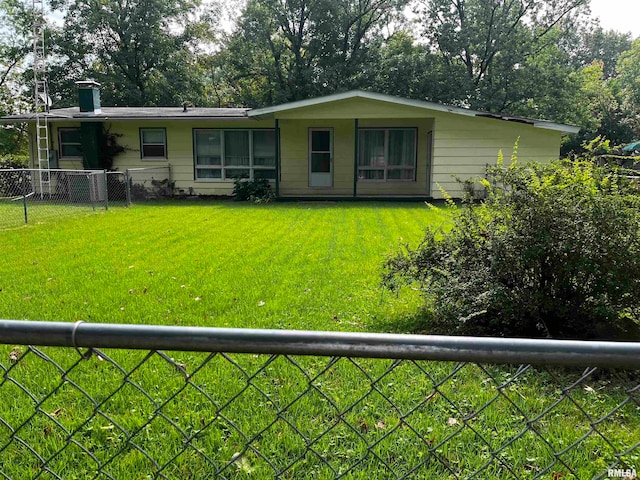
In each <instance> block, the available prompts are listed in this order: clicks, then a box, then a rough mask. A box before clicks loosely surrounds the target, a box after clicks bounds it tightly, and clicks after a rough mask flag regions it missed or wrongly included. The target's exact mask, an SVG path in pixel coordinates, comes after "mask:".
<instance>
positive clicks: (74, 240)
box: [0, 202, 640, 479]
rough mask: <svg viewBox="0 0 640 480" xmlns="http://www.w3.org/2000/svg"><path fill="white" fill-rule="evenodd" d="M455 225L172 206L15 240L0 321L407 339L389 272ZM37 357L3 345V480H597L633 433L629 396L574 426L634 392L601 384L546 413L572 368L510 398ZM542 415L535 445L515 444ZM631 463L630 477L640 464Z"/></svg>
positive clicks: (390, 216)
mask: <svg viewBox="0 0 640 480" xmlns="http://www.w3.org/2000/svg"><path fill="white" fill-rule="evenodd" d="M450 213H451V212H450V211H446V210H445V211H442V212H440V213H439V212H437V211H434V210H431V209H429V208H427V207H426V206H425V205H424V204H420V203H411V204H403V203H389V204H387V203H344V204H342V203H340V204H331V203H308V204H304V203H302V204H294V203H291V204H271V205H266V206H253V205H248V204H238V203H231V202H221V203H197V204H191V203H186V202H182V203H176V204H162V205H137V206H135V207H134V208H130V209H122V208H121V209H113V210H110V211H108V212H97V213H95V214H91V215H87V216H84V215H82V216H80V217H75V218H71V219H63V220H60V221H57V222H47V223H43V224H37V225H30V226H26V227H23V228H17V229H13V230H8V231H4V232H0V244H1V246H2V253H3V256H2V259H3V261H2V262H0V289H1V291H0V317H3V318H11V319H28V320H58V321H77V320H84V321H87V322H117V323H145V324H163V325H201V326H221V327H222V326H223V327H247V328H293V329H312V330H348V331H380V330H389V329H393V328H403V327H402V325H406V324H407V321H408V320H409V319H412V318H414V317H415V316H416V315H417V314H418V313H419V308H420V304H421V302H420V298H419V296H418V295H417V293H416V292H414V291H411V290H406V291H403V292H402V293H401V294H400V295H398V296H396V295H391V294H389V293H388V292H384V291H383V290H381V288H380V271H381V265H382V263H383V261H384V258H385V256H386V255H387V254H389V253H392V252H395V251H396V250H397V249H398V248H399V246H400V244H403V243H409V244H412V245H415V244H416V243H417V242H418V241H419V240H420V238H421V236H422V232H423V231H424V228H425V227H426V226H427V225H446V223H447V222H448V218H449V217H448V215H449V214H450ZM394 326H396V327H394ZM398 326H399V327H398ZM12 351H13V357H18V358H19V360H18V361H17V362H15V361H13V360H11V358H10V357H11V352H12ZM40 351H41V352H42V353H43V355H46V356H47V357H43V356H40V355H39V354H37V352H34V351H32V350H28V349H26V348H25V347H23V346H12V345H9V346H6V347H4V348H2V349H0V364H1V365H2V366H3V368H4V369H5V372H6V373H5V378H4V380H3V381H1V383H0V398H2V401H1V402H0V418H1V419H3V422H2V421H0V473H1V474H4V475H6V476H8V477H10V478H31V477H32V476H34V475H35V474H36V473H37V472H38V471H39V468H40V467H41V464H42V462H43V460H44V461H45V462H46V464H47V466H48V468H49V469H50V470H51V471H52V472H55V473H56V474H57V475H58V476H60V477H61V478H86V477H89V478H92V477H93V474H92V472H94V471H95V470H96V469H100V470H101V471H102V472H104V473H107V474H109V475H111V476H112V477H113V478H122V479H129V478H147V476H151V477H153V476H154V475H158V474H160V473H161V474H163V475H166V476H167V477H168V478H176V479H177V478H212V477H213V476H214V474H215V473H216V471H217V470H218V469H223V470H222V471H221V472H220V475H221V478H273V477H274V471H277V472H281V475H280V476H279V478H290V479H298V478H309V479H311V478H335V477H336V476H340V475H343V474H344V477H342V478H353V479H386V478H395V477H400V476H402V475H405V474H406V475H408V476H409V477H410V478H438V479H440V478H464V477H466V476H468V475H470V474H471V473H473V472H474V471H476V470H478V469H481V468H484V469H483V470H482V471H481V473H480V474H479V476H478V477H477V478H513V477H514V476H517V478H534V477H536V476H537V475H540V477H539V478H560V476H559V475H564V476H563V477H562V478H591V477H593V476H595V475H600V474H602V473H603V472H604V471H605V469H606V467H607V465H609V464H610V463H612V462H613V461H614V460H615V456H614V452H613V450H612V448H611V445H613V447H614V449H615V450H617V451H620V452H622V451H625V450H626V449H629V448H631V447H632V446H633V445H635V444H636V442H637V439H638V438H640V412H639V409H638V403H637V393H632V394H631V395H635V396H636V397H635V398H636V402H634V401H628V402H627V403H625V404H624V405H622V406H621V407H620V408H618V409H617V410H616V411H615V412H614V413H613V414H611V415H610V416H609V417H607V418H606V420H603V421H602V422H601V423H599V424H598V425H597V429H598V432H600V433H602V435H600V434H599V433H595V432H593V431H592V426H591V424H590V423H589V421H588V419H586V418H585V417H584V415H583V413H582V412H581V409H584V410H586V411H588V412H589V414H590V415H591V416H592V417H593V419H594V420H596V419H599V418H601V417H603V416H605V415H606V414H607V413H608V412H610V411H611V410H612V409H614V407H616V406H618V405H619V404H621V403H622V402H623V401H624V400H625V398H627V396H626V394H625V393H624V384H617V383H616V382H612V378H614V377H611V376H609V375H603V376H600V377H597V378H589V379H588V380H587V381H586V382H584V383H581V384H580V385H579V386H578V387H577V388H575V389H573V390H571V391H570V395H571V398H565V399H564V400H563V401H561V402H560V403H559V404H558V405H557V406H554V402H556V401H557V400H559V399H560V398H562V386H561V385H558V381H560V383H563V384H564V385H565V386H566V385H569V384H570V383H571V382H572V381H574V380H576V379H578V378H579V377H580V374H581V371H580V372H577V371H562V372H555V373H554V372H546V371H537V370H534V369H529V370H527V371H524V372H520V373H519V375H518V376H517V379H515V380H513V381H511V382H509V383H508V385H506V386H504V385H503V383H504V382H506V381H508V380H509V379H510V378H511V377H512V376H513V375H514V373H515V372H516V371H517V367H510V366H499V367H495V366H494V367H491V366H489V367H487V366H485V367H480V366H476V365H464V366H463V365H459V366H456V365H454V364H450V363H442V362H440V363H429V362H399V363H397V362H394V361H393V360H363V359H355V360H349V359H344V358H343V359H330V358H322V357H307V358H302V357H296V358H294V359H290V358H287V357H269V356H268V355H228V356H223V355H219V354H217V355H216V354H214V355H208V354H201V353H192V352H167V355H168V356H169V358H171V359H173V360H167V359H166V358H163V357H161V356H160V355H158V354H150V355H149V356H147V353H146V352H132V351H122V350H110V351H107V352H106V355H108V357H106V358H103V359H100V358H98V357H96V356H93V357H91V358H90V359H88V360H82V359H81V357H80V356H79V354H78V353H77V352H76V351H75V350H73V349H59V348H42V349H40ZM49 360H53V361H55V364H54V363H52V362H51V361H49ZM56 364H57V365H58V366H59V367H57V366H56ZM177 364H179V367H176V365H177ZM118 365H119V366H120V367H118ZM63 371H68V372H69V373H68V374H67V375H65V377H64V378H63V377H62V372H63ZM452 372H453V373H454V374H452ZM554 375H555V376H557V378H556V379H555V380H554ZM185 379H188V382H186V381H185ZM636 382H637V380H636ZM626 386H627V387H630V386H632V385H631V384H627V385H626ZM143 391H144V392H146V393H143ZM27 392H29V393H27ZM500 392H501V393H500ZM488 402H490V403H489V405H488V406H486V404H487V403H488ZM36 405H37V408H36ZM553 406H554V407H553ZM551 407H553V408H551ZM547 409H549V410H548V411H547ZM539 414H540V417H539V418H536V417H537V416H538V415H539ZM534 418H536V420H535V421H534V422H533V425H534V427H535V431H536V432H537V433H533V432H532V431H529V432H526V431H525V430H526V419H534ZM150 419H151V421H150ZM590 432H591V433H590ZM540 436H543V437H544V438H545V440H544V441H543V440H541V439H540ZM585 436H586V439H585V440H584V441H583V442H581V443H579V444H577V445H576V446H574V447H571V446H572V445H573V444H574V443H576V442H578V441H579V440H580V439H581V438H582V437H585ZM603 437H604V438H606V440H604V438H603ZM69 438H70V439H71V440H73V441H72V442H69V441H68V439H69ZM18 439H19V440H18ZM74 442H77V443H74ZM25 444H28V445H30V446H31V448H32V450H30V449H29V448H27V447H26V446H25ZM78 445H82V446H83V447H82V448H81V447H79V446H78ZM188 445H191V446H188ZM248 445H250V446H248ZM570 447H571V448H570ZM564 449H566V452H563V453H562V454H561V455H560V456H559V457H556V456H555V455H554V454H553V452H554V451H556V452H559V451H562V450H564ZM234 455H235V456H234ZM151 459H153V460H151ZM266 459H268V460H266ZM624 460H625V461H626V462H627V463H628V465H630V466H634V465H635V466H637V465H638V464H639V463H640V462H639V461H638V460H639V456H638V450H637V449H635V450H632V451H631V452H630V453H629V454H628V455H626V457H625V458H624ZM563 462H565V463H566V464H568V465H569V466H570V467H571V469H572V470H573V471H575V472H576V473H577V474H578V475H577V477H574V476H573V475H571V474H570V473H569V469H568V468H567V467H566V466H565V465H564V464H563ZM47 475H48V474H45V476H44V478H48V477H47ZM554 475H555V477H554Z"/></svg>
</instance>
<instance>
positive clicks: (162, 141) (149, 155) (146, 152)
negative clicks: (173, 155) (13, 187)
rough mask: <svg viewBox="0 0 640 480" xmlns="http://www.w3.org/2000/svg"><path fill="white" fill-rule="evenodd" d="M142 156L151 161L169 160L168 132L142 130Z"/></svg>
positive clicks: (150, 129) (152, 129) (160, 129)
mask: <svg viewBox="0 0 640 480" xmlns="http://www.w3.org/2000/svg"><path fill="white" fill-rule="evenodd" d="M140 154H141V157H142V158H144V159H149V160H152V159H164V158H167V131H166V130H165V129H164V128H141V129H140Z"/></svg>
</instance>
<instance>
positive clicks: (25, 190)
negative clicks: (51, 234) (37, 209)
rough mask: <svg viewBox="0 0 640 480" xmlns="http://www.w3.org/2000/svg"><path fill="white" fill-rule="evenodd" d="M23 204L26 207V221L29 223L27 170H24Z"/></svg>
mask: <svg viewBox="0 0 640 480" xmlns="http://www.w3.org/2000/svg"><path fill="white" fill-rule="evenodd" d="M22 206H23V208H24V223H25V224H28V223H29V213H28V211H27V171H26V170H22Z"/></svg>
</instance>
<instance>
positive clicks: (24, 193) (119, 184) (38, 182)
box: [0, 166, 173, 229]
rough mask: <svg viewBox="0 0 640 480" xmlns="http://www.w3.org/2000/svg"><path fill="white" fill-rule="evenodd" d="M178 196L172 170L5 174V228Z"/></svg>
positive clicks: (0, 213)
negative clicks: (174, 192)
mask: <svg viewBox="0 0 640 480" xmlns="http://www.w3.org/2000/svg"><path fill="white" fill-rule="evenodd" d="M172 196H173V181H172V179H171V167H170V166H164V167H149V168H131V169H127V170H126V171H124V172H118V171H114V172H107V171H104V170H61V169H52V170H39V169H0V229H3V228H11V227H18V226H20V225H24V224H25V223H37V222H39V221H44V220H50V219H54V218H62V217H68V216H73V215H75V214H78V213H82V212H85V213H86V212H91V211H95V210H100V209H108V208H109V207H110V206H125V205H126V206H130V205H131V204H132V203H134V202H140V201H145V200H158V199H165V198H171V197H172Z"/></svg>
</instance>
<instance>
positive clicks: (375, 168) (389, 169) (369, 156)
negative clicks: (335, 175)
mask: <svg viewBox="0 0 640 480" xmlns="http://www.w3.org/2000/svg"><path fill="white" fill-rule="evenodd" d="M358 148H359V152H360V154H359V159H358V180H362V181H369V180H370V181H377V182H388V181H389V182H394V181H405V182H406V181H415V179H416V150H417V148H416V129H415V128H364V129H360V133H359V145H358Z"/></svg>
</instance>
